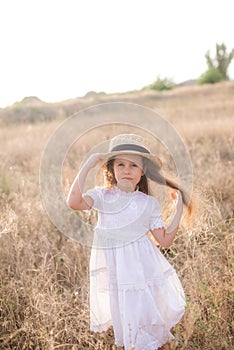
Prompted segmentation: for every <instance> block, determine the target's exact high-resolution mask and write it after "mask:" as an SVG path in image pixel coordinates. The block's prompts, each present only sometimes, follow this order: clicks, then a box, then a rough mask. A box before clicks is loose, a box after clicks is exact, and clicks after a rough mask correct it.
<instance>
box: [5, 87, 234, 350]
mask: <svg viewBox="0 0 234 350" xmlns="http://www.w3.org/2000/svg"><path fill="white" fill-rule="evenodd" d="M232 95H233V85H231V84H229V85H228V84H223V85H222V84H220V85H217V86H215V87H201V88H191V89H188V88H187V89H178V90H175V91H174V92H169V93H166V94H165V98H164V99H161V100H160V101H159V100H158V99H157V98H155V96H154V95H152V93H151V92H150V93H149V94H148V95H147V93H146V92H142V93H141V94H140V93H136V94H135V95H134V94H132V95H130V96H127V95H126V99H127V98H128V99H129V101H135V102H136V101H139V102H138V103H142V104H144V105H146V106H150V107H151V108H155V109H156V110H157V111H160V112H161V113H162V114H163V115H164V116H165V117H167V118H168V119H169V120H170V121H171V122H172V123H173V124H174V125H175V126H176V127H177V129H178V130H179V131H180V133H181V134H182V135H183V137H184V139H185V140H186V144H187V146H188V149H189V151H190V154H191V157H192V162H193V167H194V188H195V194H196V200H195V203H196V204H197V208H196V215H195V217H194V222H193V226H192V227H187V226H185V225H184V226H183V225H182V227H181V230H180V231H179V233H178V235H177V238H176V240H175V243H174V244H173V245H172V247H171V248H170V249H168V250H164V254H165V255H166V256H167V258H168V259H169V261H170V262H171V263H172V264H173V266H174V267H175V268H176V270H177V272H178V274H179V277H180V279H181V281H182V284H183V286H184V289H185V293H186V296H187V311H186V314H185V316H184V318H183V320H182V322H181V323H180V324H178V325H177V327H176V328H175V329H174V335H175V340H174V341H173V342H172V349H187V350H195V349H196V350H197V349H210V350H216V349H223V350H224V349H231V348H232V347H233V345H234V342H233V326H234V324H233V295H234V294H233V279H232V276H233V266H234V260H233V233H234V228H233V226H234V225H233V223H234V221H233V217H234V215H233V208H234V190H233V189H234V178H233V173H234V164H233V154H234V152H233V151H234V148H233V143H234V130H233V128H234V125H233V121H234V99H231V96H232ZM163 96H164V95H163ZM57 125H58V122H56V121H55V122H48V123H39V124H33V125H30V124H24V125H18V126H17V127H16V126H14V125H11V126H10V125H9V126H4V125H2V126H1V130H0V208H1V210H0V244H1V250H0V267H1V268H0V317H1V322H0V327H1V328H0V348H1V349H19V350H22V349H33V350H34V349H38V350H39V349H43V350H44V349H46V350H47V349H48V350H52V349H64V350H65V349H73V350H75V349H79V350H80V349H100V350H107V349H108V350H109V349H116V347H115V346H114V345H113V344H114V338H113V330H112V329H109V331H108V332H107V333H103V334H94V333H91V332H90V331H89V303H88V298H89V294H88V293H89V292H88V290H89V279H88V264H89V254H90V248H89V247H84V246H82V245H80V244H78V243H76V242H74V241H72V240H69V239H68V238H66V237H65V236H63V235H62V234H61V233H60V232H59V231H58V230H57V229H56V228H55V227H54V226H53V224H52V223H51V222H50V220H49V218H48V217H47V214H46V213H45V211H44V209H43V207H42V204H41V199H40V193H39V184H38V172H39V164H40V158H41V154H42V151H43V148H44V146H45V144H46V142H47V140H48V138H49V136H50V134H51V133H52V132H53V131H54V130H55V128H56V126H57ZM65 174H66V176H67V181H68V182H69V183H70V181H71V178H72V177H73V170H71V173H70V175H69V174H68V173H65ZM71 174H72V175H71ZM65 180H66V179H65Z"/></svg>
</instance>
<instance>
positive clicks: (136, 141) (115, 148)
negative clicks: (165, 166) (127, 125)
mask: <svg viewBox="0 0 234 350" xmlns="http://www.w3.org/2000/svg"><path fill="white" fill-rule="evenodd" d="M121 154H136V155H139V156H141V157H144V158H147V159H149V160H151V161H152V162H154V163H156V164H157V165H158V166H159V167H160V168H161V167H162V161H161V160H160V159H159V158H158V157H157V156H156V155H155V154H153V153H151V151H150V150H149V149H148V148H147V147H146V142H145V139H144V138H143V137H142V136H139V135H135V134H121V135H117V136H115V137H113V139H111V140H110V145H109V151H108V153H107V154H106V155H105V158H108V159H109V158H113V157H115V156H117V155H121Z"/></svg>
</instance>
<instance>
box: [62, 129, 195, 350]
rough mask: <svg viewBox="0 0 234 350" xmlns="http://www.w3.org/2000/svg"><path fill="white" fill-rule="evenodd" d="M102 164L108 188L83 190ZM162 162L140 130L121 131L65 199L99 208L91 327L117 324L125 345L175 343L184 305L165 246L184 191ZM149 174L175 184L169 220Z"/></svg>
mask: <svg viewBox="0 0 234 350" xmlns="http://www.w3.org/2000/svg"><path fill="white" fill-rule="evenodd" d="M103 162H104V166H103V168H104V175H105V181H106V187H105V188H101V187H95V188H94V189H91V190H88V191H87V192H86V193H83V189H84V184H85V179H86V177H87V175H88V172H89V170H90V169H91V168H94V167H95V166H96V165H98V164H101V163H103ZM161 165H162V164H161V161H160V159H159V158H157V157H156V156H155V155H153V154H152V153H151V152H150V151H149V150H148V149H147V147H146V146H145V141H144V139H143V138H142V137H141V136H138V135H134V134H122V135H118V136H116V137H114V138H113V139H112V140H111V141H110V146H109V152H108V153H107V154H100V153H99V154H93V155H92V156H90V157H89V159H88V160H87V161H86V162H85V164H84V165H83V166H82V168H81V170H80V172H79V174H78V175H77V177H76V179H75V180H74V182H73V184H72V186H71V189H70V192H69V195H68V199H67V202H68V205H69V206H70V207H71V208H72V209H74V210H89V209H91V208H95V209H96V210H98V222H97V226H96V228H95V233H94V241H93V247H92V252H91V258H90V321H91V325H90V329H91V330H92V331H95V332H102V331H106V330H107V329H108V327H109V326H111V325H112V326H113V329H114V335H115V344H116V345H117V346H124V349H125V350H130V349H135V350H156V349H170V346H169V342H170V341H171V340H172V339H173V336H172V334H171V333H170V329H171V328H172V327H173V326H174V325H175V324H176V323H178V322H179V320H180V319H181V317H182V315H183V314H184V310H185V298H184V292H183V289H182V286H181V283H180V281H179V279H178V276H177V274H176V272H175V270H174V269H173V267H172V266H171V265H170V264H169V262H168V261H167V260H166V258H165V257H164V256H163V255H162V254H161V252H160V250H159V249H158V248H157V247H156V246H155V245H154V244H153V242H152V240H151V238H150V237H149V235H148V232H149V231H151V233H152V235H153V236H154V238H155V239H156V240H157V241H158V243H159V244H160V245H161V246H162V247H165V248H168V247H169V246H170V245H171V244H172V242H173V240H174V238H175V235H176V232H177V230H178V226H179V222H180V219H181V216H182V211H183V203H184V204H185V205H186V206H188V207H189V210H190V209H191V205H189V203H188V199H187V197H186V194H185V193H184V191H182V190H181V189H180V188H179V187H178V185H176V184H175V183H173V182H172V181H170V180H168V179H165V178H164V177H163V176H162V174H161V173H160V168H161ZM148 178H149V179H151V180H153V181H155V182H157V183H159V184H164V185H166V186H169V187H171V188H173V189H176V190H177V195H176V200H177V203H176V210H175V214H174V216H173V218H172V220H171V221H170V223H169V225H168V226H167V227H165V224H164V222H163V221H162V216H161V212H160V207H159V204H158V202H157V200H156V199H155V198H154V197H153V196H151V195H149V194H148Z"/></svg>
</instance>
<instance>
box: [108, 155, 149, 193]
mask: <svg viewBox="0 0 234 350" xmlns="http://www.w3.org/2000/svg"><path fill="white" fill-rule="evenodd" d="M113 167H114V176H115V179H116V182H117V185H118V186H119V187H121V188H123V189H125V190H126V191H134V190H135V188H136V185H137V184H138V182H139V181H140V179H141V176H142V175H143V170H142V168H143V161H142V158H141V157H140V156H137V155H130V154H129V155H121V156H117V157H116V158H115V159H114V163H113Z"/></svg>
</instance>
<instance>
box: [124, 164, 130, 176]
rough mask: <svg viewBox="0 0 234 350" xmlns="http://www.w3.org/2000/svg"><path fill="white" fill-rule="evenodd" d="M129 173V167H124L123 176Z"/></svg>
mask: <svg viewBox="0 0 234 350" xmlns="http://www.w3.org/2000/svg"><path fill="white" fill-rule="evenodd" d="M129 172H130V167H129V165H126V166H125V167H124V173H125V174H129Z"/></svg>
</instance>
